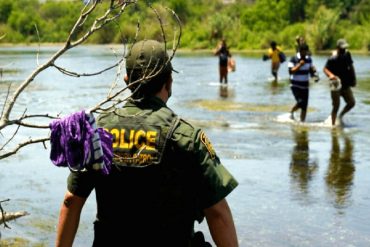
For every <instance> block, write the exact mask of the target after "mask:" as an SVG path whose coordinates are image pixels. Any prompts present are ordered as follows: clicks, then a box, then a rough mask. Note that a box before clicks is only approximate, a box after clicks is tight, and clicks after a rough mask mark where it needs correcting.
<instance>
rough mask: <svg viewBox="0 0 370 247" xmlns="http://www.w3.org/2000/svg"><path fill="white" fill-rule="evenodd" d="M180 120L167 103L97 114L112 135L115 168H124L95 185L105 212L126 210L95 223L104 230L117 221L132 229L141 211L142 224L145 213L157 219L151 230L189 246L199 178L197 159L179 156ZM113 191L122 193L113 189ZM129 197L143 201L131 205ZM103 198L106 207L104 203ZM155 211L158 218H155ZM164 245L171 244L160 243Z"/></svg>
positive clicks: (177, 244) (130, 107)
mask: <svg viewBox="0 0 370 247" xmlns="http://www.w3.org/2000/svg"><path fill="white" fill-rule="evenodd" d="M179 122H180V119H179V118H178V117H177V116H176V115H175V114H174V113H173V112H172V111H171V110H170V109H168V108H167V107H159V109H152V108H145V109H140V108H139V107H137V106H135V105H134V104H127V105H126V106H125V107H123V108H121V109H116V110H115V111H114V112H110V113H104V114H102V115H101V116H100V117H99V118H98V125H99V126H100V127H103V128H105V129H106V130H107V131H109V132H110V133H111V134H112V135H113V149H114V157H113V166H114V170H116V169H117V170H121V171H122V173H121V174H120V172H117V171H115V172H114V173H113V174H110V175H109V176H108V177H107V178H104V177H103V178H102V179H103V182H102V183H101V185H100V188H99V187H96V188H95V189H96V196H97V200H98V209H99V208H100V210H102V208H103V207H104V210H102V211H101V212H102V214H104V213H106V212H107V211H108V210H114V211H121V212H122V213H121V214H119V216H118V217H117V218H119V217H121V216H122V217H123V218H122V219H108V222H107V224H108V225H106V224H105V223H104V220H105V219H104V215H103V217H102V218H103V220H102V221H101V222H100V223H98V224H96V226H99V225H100V226H101V227H100V230H99V231H104V230H101V229H110V228H109V224H110V223H111V221H112V220H113V221H116V220H117V221H120V223H119V225H120V227H121V228H122V229H125V228H126V229H127V228H129V227H130V223H128V222H132V221H134V222H136V221H137V218H136V216H135V215H138V214H139V215H140V216H139V217H140V220H141V221H143V222H145V217H148V218H152V219H153V218H155V219H156V220H157V221H158V222H152V221H151V222H150V226H151V227H152V229H151V230H150V231H149V232H151V233H158V232H159V233H166V234H167V233H168V236H167V237H166V238H168V240H177V241H179V242H177V243H173V242H172V243H173V244H172V245H171V246H188V245H187V243H188V241H190V237H191V235H192V231H193V224H194V220H196V219H198V218H199V217H198V215H197V213H198V212H197V210H196V206H195V205H196V202H195V199H194V198H195V195H194V191H196V187H195V186H196V185H195V184H196V182H194V181H195V175H194V173H193V172H192V168H191V166H192V161H191V160H190V159H187V158H186V157H184V156H183V155H180V154H179V151H181V150H180V149H178V148H177V147H176V145H174V144H173V142H172V141H171V137H172V135H173V132H174V131H175V129H176V127H177V126H179ZM189 177H190V178H192V179H193V180H192V179H189ZM123 187H124V188H123ZM113 189H114V190H116V191H117V192H112V191H111V190H113ZM107 191H108V194H109V193H110V195H107ZM117 197H119V200H120V201H119V202H117V201H116V200H118V198H117ZM127 198H130V200H131V201H130V203H129V204H130V205H131V204H135V203H138V204H137V205H135V206H133V207H131V206H130V205H128V204H126V200H127ZM99 200H100V203H101V205H103V204H104V205H103V207H102V206H100V207H99ZM113 204H114V205H113ZM116 204H119V206H118V205H116ZM138 208H139V209H138ZM130 210H132V213H131V212H130ZM138 211H140V212H138ZM102 214H101V215H99V210H98V217H99V216H102ZM155 214H158V216H159V217H158V218H156V217H155V216H154V215H155ZM108 215H110V214H109V213H107V216H108ZM114 223H115V224H116V222H114ZM109 231H112V230H111V229H110V230H109ZM140 232H143V231H142V230H141V231H140ZM107 234H109V233H107ZM134 234H135V233H134ZM134 234H131V235H134ZM102 235H103V236H104V235H105V234H102ZM116 235H117V236H118V237H119V236H120V234H116ZM171 236H172V237H171ZM143 237H144V238H145V236H143ZM158 237H160V236H158ZM173 238H175V239H173ZM105 241H106V238H105ZM143 241H144V240H143ZM159 246H167V245H164V244H163V242H161V244H160V245H159ZM168 246H170V245H168Z"/></svg>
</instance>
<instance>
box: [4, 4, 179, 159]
mask: <svg viewBox="0 0 370 247" xmlns="http://www.w3.org/2000/svg"><path fill="white" fill-rule="evenodd" d="M99 2H101V1H92V4H91V5H89V6H88V5H85V6H84V7H83V9H82V10H81V14H80V16H79V17H78V19H77V21H76V22H75V24H74V26H73V27H72V29H71V31H70V33H69V35H68V37H67V40H66V41H65V43H64V45H63V47H62V48H61V49H59V50H58V51H57V52H56V53H55V54H54V55H52V56H51V57H50V58H49V60H47V61H46V62H45V63H43V64H41V65H40V64H39V60H38V58H39V51H40V49H39V50H38V54H37V65H38V67H37V68H36V69H35V70H34V71H33V72H31V74H30V75H29V76H28V77H27V78H26V79H25V80H24V81H23V82H22V83H21V84H20V85H19V86H18V88H16V89H15V91H14V92H13V93H12V94H11V90H10V89H11V85H9V87H8V91H7V94H6V97H5V101H4V105H3V109H2V112H1V115H0V134H1V130H2V129H4V128H5V127H7V126H11V125H15V126H16V129H15V131H14V132H13V135H12V136H10V137H7V140H6V141H5V144H3V146H2V147H1V148H0V151H1V152H0V159H3V158H6V157H9V156H11V155H14V154H15V153H17V152H18V150H20V149H21V148H22V147H24V146H27V145H30V144H35V143H43V144H44V146H45V142H46V141H48V140H49V139H50V138H49V137H37V138H33V137H29V139H28V140H25V141H23V142H19V143H16V146H15V147H14V148H13V149H12V150H5V149H4V147H5V146H8V144H9V143H10V142H12V141H13V140H15V139H14V138H15V136H16V135H17V133H18V130H19V129H20V127H25V128H33V129H47V128H49V126H47V125H45V124H44V125H42V124H37V123H30V122H25V121H24V120H26V119H37V118H41V119H55V118H59V114H58V115H57V116H51V115H49V114H31V115H26V114H25V112H26V110H25V111H24V113H23V114H22V115H21V116H20V117H17V118H15V119H13V120H11V119H9V117H10V113H11V112H12V110H13V107H14V105H15V103H16V101H17V99H18V97H19V95H20V94H21V93H22V92H23V91H24V90H25V89H26V88H27V87H28V86H29V85H30V84H31V83H32V81H34V80H35V78H36V77H37V76H38V75H39V74H40V73H41V72H43V71H44V70H45V69H47V68H49V67H55V68H56V69H57V70H58V71H60V72H61V73H63V74H65V75H68V76H73V77H82V76H95V75H99V74H102V73H104V72H106V71H108V70H111V69H113V68H115V67H117V72H116V78H115V80H114V82H112V84H111V88H110V90H109V93H108V95H107V97H106V99H103V100H101V101H100V102H99V103H98V104H97V105H95V106H93V107H90V109H89V110H88V111H90V112H101V111H104V110H109V109H111V108H113V107H117V106H118V105H119V104H121V103H123V102H125V101H126V100H127V99H128V98H129V97H131V96H132V94H134V93H136V91H137V90H139V88H140V86H141V85H142V82H143V81H147V80H150V79H151V78H153V77H155V76H156V75H158V74H159V73H161V71H162V69H163V68H164V67H165V66H166V64H164V65H159V64H158V65H157V66H155V68H153V69H152V70H151V71H146V72H145V73H144V76H143V77H142V78H140V79H138V80H137V81H134V82H133V83H131V84H130V86H124V87H122V88H118V84H117V80H118V78H119V77H120V74H121V70H122V67H123V64H124V57H125V53H126V52H127V50H129V49H130V47H129V48H126V47H124V48H125V49H124V54H123V55H122V57H120V58H119V60H118V61H117V62H116V63H115V64H113V65H111V66H109V67H106V68H104V69H101V70H99V71H97V72H93V73H79V72H75V71H71V70H69V69H66V68H62V67H60V66H58V65H56V61H57V60H58V59H59V58H60V57H61V56H62V55H63V54H64V53H65V52H67V51H68V50H69V49H72V48H74V47H76V46H78V45H80V44H82V43H83V42H84V41H86V40H87V39H88V38H89V37H90V36H91V35H92V34H93V33H94V32H96V31H99V30H101V29H102V28H104V27H105V26H106V25H107V24H108V23H115V22H116V20H117V19H118V18H119V17H120V16H121V15H122V14H123V13H124V11H125V10H126V8H127V6H129V5H130V4H134V3H137V0H135V1H134V0H133V1H124V0H110V4H109V7H107V9H106V11H105V12H104V13H103V14H102V15H101V16H99V17H97V18H96V19H95V20H94V21H93V23H92V24H91V25H90V26H89V28H87V29H85V30H87V31H86V32H85V33H83V34H82V35H78V34H79V32H80V30H81V27H82V26H84V25H86V23H87V22H86V20H87V19H88V18H89V17H90V15H91V13H92V12H93V11H94V10H95V9H96V8H97V4H98V3H99ZM150 8H151V9H152V11H153V12H154V13H155V16H156V18H157V20H158V23H159V27H160V30H161V35H162V39H163V42H164V46H165V48H167V43H168V41H167V37H166V34H165V30H164V23H163V21H162V19H161V16H160V14H159V13H158V11H157V10H156V9H154V8H153V7H152V6H150ZM167 10H168V11H170V12H171V13H172V15H173V16H174V18H175V20H176V22H177V26H179V32H178V33H177V30H176V33H175V35H174V40H173V47H172V54H171V55H170V56H169V59H168V62H170V61H171V60H172V58H173V57H174V55H175V53H176V51H177V49H178V47H179V44H180V38H181V34H182V27H181V22H180V20H179V18H178V16H177V15H176V13H175V12H174V11H172V10H169V9H167ZM35 28H36V32H37V35H38V37H39V42H40V36H39V32H38V29H37V26H35ZM139 32H140V23H139V22H138V24H137V31H136V34H135V37H134V40H133V43H135V42H136V40H137V38H138V35H139ZM77 36H80V37H79V38H77ZM159 66H162V67H159ZM129 88H131V89H132V88H134V89H135V90H134V91H133V92H131V94H130V95H128V96H127V95H126V97H122V95H123V94H122V93H123V92H125V91H126V90H127V89H129Z"/></svg>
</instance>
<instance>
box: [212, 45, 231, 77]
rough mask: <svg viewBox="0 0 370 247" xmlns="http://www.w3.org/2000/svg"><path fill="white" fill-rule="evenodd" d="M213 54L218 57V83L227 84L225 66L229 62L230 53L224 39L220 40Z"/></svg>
mask: <svg viewBox="0 0 370 247" xmlns="http://www.w3.org/2000/svg"><path fill="white" fill-rule="evenodd" d="M214 54H215V56H218V57H219V72H220V83H225V84H227V74H228V71H227V65H228V62H229V58H230V57H231V53H230V51H229V47H228V46H227V44H226V41H225V39H222V40H221V42H220V44H219V45H218V46H217V48H216V51H215V53H214Z"/></svg>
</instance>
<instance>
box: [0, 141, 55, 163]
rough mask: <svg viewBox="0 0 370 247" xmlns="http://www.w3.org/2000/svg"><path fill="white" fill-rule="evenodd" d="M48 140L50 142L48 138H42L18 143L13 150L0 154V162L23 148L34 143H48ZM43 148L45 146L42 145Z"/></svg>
mask: <svg viewBox="0 0 370 247" xmlns="http://www.w3.org/2000/svg"><path fill="white" fill-rule="evenodd" d="M49 140H50V138H49V137H44V138H38V139H29V140H28V141H24V142H22V143H18V145H17V146H16V147H15V148H14V149H13V150H10V151H7V152H5V153H2V154H1V155H0V160H1V159H4V158H7V157H9V156H11V155H14V154H16V153H17V152H18V151H19V149H21V148H22V147H24V146H27V145H30V144H35V143H40V142H41V143H43V144H44V142H46V141H49ZM44 147H45V144H44Z"/></svg>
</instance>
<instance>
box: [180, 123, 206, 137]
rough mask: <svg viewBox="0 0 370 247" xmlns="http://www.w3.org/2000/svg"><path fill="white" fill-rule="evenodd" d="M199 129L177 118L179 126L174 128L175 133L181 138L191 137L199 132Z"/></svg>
mask: <svg viewBox="0 0 370 247" xmlns="http://www.w3.org/2000/svg"><path fill="white" fill-rule="evenodd" d="M199 130H200V129H199V128H198V127H195V126H194V125H193V124H191V123H190V122H189V121H187V120H185V119H183V118H179V124H178V126H177V128H176V131H175V133H177V134H181V135H183V136H188V137H192V136H193V135H194V133H195V132H197V131H199Z"/></svg>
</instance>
